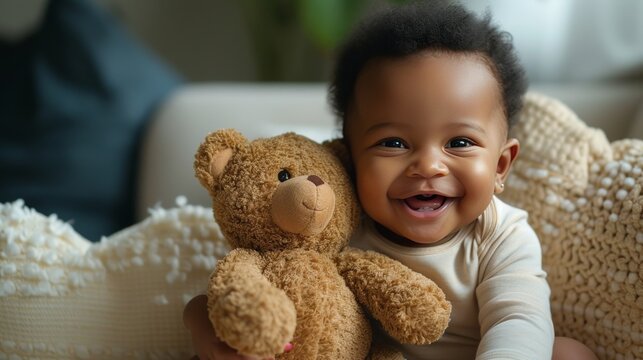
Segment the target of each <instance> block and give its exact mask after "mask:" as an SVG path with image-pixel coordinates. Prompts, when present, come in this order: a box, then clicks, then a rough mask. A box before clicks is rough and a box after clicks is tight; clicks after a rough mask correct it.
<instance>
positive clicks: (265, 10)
mask: <svg viewBox="0 0 643 360" xmlns="http://www.w3.org/2000/svg"><path fill="white" fill-rule="evenodd" d="M403 2H405V0H389V1H384V0H379V1H376V0H244V1H242V2H241V5H242V10H243V13H244V14H245V16H246V18H247V23H248V27H249V30H250V36H251V38H252V39H251V40H252V43H253V46H254V50H255V56H256V63H257V77H258V80H260V81H284V80H286V81H318V80H323V79H325V77H326V75H327V72H328V67H329V66H328V64H329V62H330V59H331V56H332V54H333V51H334V50H335V49H336V47H337V45H338V44H339V43H340V42H341V41H342V39H343V38H344V37H345V36H346V34H347V33H348V32H349V31H350V29H351V28H352V27H353V26H354V24H355V22H356V21H357V19H358V18H359V17H360V16H362V15H363V14H364V13H365V12H367V11H368V10H369V9H372V8H374V7H377V6H378V5H382V4H386V3H395V4H396V3H403Z"/></svg>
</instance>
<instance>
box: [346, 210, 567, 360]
mask: <svg viewBox="0 0 643 360" xmlns="http://www.w3.org/2000/svg"><path fill="white" fill-rule="evenodd" d="M351 245H352V246H355V247H358V248H362V249H368V250H374V251H377V252H380V253H383V254H385V255H387V256H389V257H391V258H394V259H396V260H398V261H400V262H401V263H403V264H405V265H406V266H408V267H410V268H411V269H413V270H415V271H417V272H419V273H422V274H424V275H425V276H427V277H429V278H430V279H432V280H433V281H435V283H436V284H437V285H438V286H440V288H442V290H443V291H444V292H445V294H446V297H447V299H448V300H449V301H451V304H452V309H453V310H452V314H451V321H450V323H449V326H448V328H447V330H446V332H445V334H444V335H443V336H442V338H440V339H439V340H438V341H437V342H435V343H433V344H431V345H428V346H412V345H400V350H402V352H403V353H404V355H405V356H406V358H407V359H409V360H414V359H458V360H460V359H474V358H475V359H520V360H525V359H547V360H549V359H551V355H552V346H553V341H554V329H553V324H552V320H551V313H550V307H549V294H550V290H549V286H548V285H547V281H546V279H545V276H546V275H545V272H544V271H543V269H542V265H541V248H540V243H539V241H538V237H537V236H536V234H535V233H534V231H533V229H532V228H531V227H530V226H529V224H528V223H527V214H526V212H524V211H522V210H520V209H517V208H514V207H511V206H509V205H507V204H505V203H503V202H502V201H501V200H499V199H497V198H495V197H494V199H493V201H492V202H491V204H490V205H489V207H488V208H487V210H485V212H484V214H482V215H481V216H480V217H479V218H478V219H477V220H476V221H474V222H473V223H472V224H470V225H469V226H466V227H465V228H463V229H461V230H460V231H458V232H457V233H455V234H454V235H452V236H451V238H450V239H447V240H446V241H442V242H440V244H439V245H435V246H428V247H405V246H401V245H398V244H396V243H393V242H391V241H389V240H387V239H386V238H384V237H383V236H382V235H380V234H379V233H378V232H377V231H376V230H375V228H374V226H373V224H372V222H370V221H366V222H365V223H364V225H363V227H362V229H361V230H360V231H359V232H357V233H356V235H355V237H354V238H353V240H352V242H351Z"/></svg>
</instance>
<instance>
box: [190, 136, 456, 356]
mask: <svg viewBox="0 0 643 360" xmlns="http://www.w3.org/2000/svg"><path fill="white" fill-rule="evenodd" d="M345 155H346V151H345V149H343V147H342V145H341V143H340V142H339V141H337V140H336V141H332V142H326V143H324V144H319V143H317V142H314V141H312V140H310V139H308V138H306V137H304V136H301V135H298V134H295V133H286V134H282V135H278V136H275V137H271V138H263V139H257V140H254V141H248V140H247V139H246V138H245V137H244V136H243V135H242V134H241V133H239V132H237V131H235V130H232V129H224V130H219V131H216V132H213V133H211V134H209V135H208V136H207V137H206V139H205V141H204V142H203V143H202V144H201V145H200V147H199V149H198V151H197V153H196V155H195V163H194V168H195V173H196V177H197V178H198V179H199V181H200V183H201V184H202V185H203V186H204V187H205V188H206V189H207V190H208V192H209V194H210V196H211V198H212V203H213V212H214V217H215V219H216V221H217V223H218V224H219V226H220V228H221V231H222V233H223V235H224V236H225V238H226V239H227V241H228V242H229V243H230V246H231V248H232V250H231V251H230V253H229V254H228V255H226V256H225V257H224V258H223V259H221V260H220V261H219V262H218V263H217V266H216V268H215V270H214V272H213V273H212V275H211V277H210V281H209V284H208V289H207V310H208V314H209V319H210V321H211V322H212V325H213V326H214V329H215V332H216V335H217V336H218V337H219V338H220V339H222V340H223V341H225V342H226V343H227V344H229V345H230V346H231V347H233V348H234V349H236V350H237V351H238V352H239V353H240V354H246V355H250V354H252V355H258V356H262V357H272V356H276V358H277V359H351V360H355V359H365V358H367V357H369V358H385V357H386V356H383V355H382V354H384V353H388V354H390V356H391V357H394V356H398V355H399V354H396V353H394V352H391V351H390V349H383V350H381V351H380V352H379V353H373V352H372V349H371V337H372V330H371V325H370V322H369V318H368V315H367V314H366V313H365V311H364V310H363V309H365V310H366V311H367V312H368V313H369V314H370V316H372V318H373V319H375V320H376V321H378V322H379V323H380V324H381V326H382V327H383V329H384V330H385V331H386V332H387V333H388V334H389V335H390V336H392V337H393V338H395V339H396V340H397V341H399V342H401V343H409V344H426V343H430V342H433V341H435V340H437V339H439V338H440V336H441V335H442V334H443V332H444V330H445V329H446V327H447V325H448V322H449V317H450V311H451V305H450V303H449V302H448V301H447V300H446V298H445V295H444V293H443V292H442V290H441V289H440V288H439V287H437V285H435V283H433V281H431V280H430V279H428V278H426V277H424V276H423V275H420V274H418V273H415V272H413V271H412V270H410V269H408V268H407V267H405V266H404V265H402V264H401V263H399V262H397V261H395V260H392V259H390V258H387V257H385V256H383V255H381V254H378V253H375V252H370V251H363V250H358V249H352V248H349V247H348V246H347V244H348V241H349V239H350V236H351V234H352V232H353V231H354V230H355V229H356V227H357V226H358V224H359V219H360V209H359V205H358V201H357V199H356V194H355V192H354V189H353V187H352V183H351V179H350V177H349V174H348V173H347V170H346V168H345V164H343V163H342V162H341V160H340V159H342V158H344V159H345V158H346V157H345ZM285 344H292V350H291V351H289V352H284V345H285ZM369 351H371V353H370V354H369Z"/></svg>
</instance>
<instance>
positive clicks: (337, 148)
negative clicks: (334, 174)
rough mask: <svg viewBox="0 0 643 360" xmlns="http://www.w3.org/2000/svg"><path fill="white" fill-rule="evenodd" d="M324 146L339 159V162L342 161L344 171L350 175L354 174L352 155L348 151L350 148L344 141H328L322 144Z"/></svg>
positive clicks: (339, 139) (338, 139)
mask: <svg viewBox="0 0 643 360" xmlns="http://www.w3.org/2000/svg"><path fill="white" fill-rule="evenodd" d="M322 145H323V146H324V147H325V148H326V149H328V150H330V152H332V153H333V154H335V156H337V158H338V159H339V161H341V163H342V165H344V169H346V172H347V173H349V174H352V173H353V163H352V161H351V153H350V151H349V150H348V146H347V145H346V142H345V141H344V139H341V138H337V139H333V140H326V141H324V142H323V143H322Z"/></svg>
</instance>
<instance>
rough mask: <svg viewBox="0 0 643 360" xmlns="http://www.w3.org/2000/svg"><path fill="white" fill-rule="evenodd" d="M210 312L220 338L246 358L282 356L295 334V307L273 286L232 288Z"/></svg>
mask: <svg viewBox="0 0 643 360" xmlns="http://www.w3.org/2000/svg"><path fill="white" fill-rule="evenodd" d="M208 310H209V313H210V320H211V321H212V324H213V325H214V328H215V331H216V333H217V336H218V337H219V338H220V339H222V340H223V341H225V342H226V343H227V344H228V345H230V346H231V347H233V348H235V349H237V350H238V351H239V353H241V354H244V355H255V356H260V357H272V356H274V355H275V354H280V353H282V352H283V351H284V345H285V344H287V343H288V342H290V341H292V339H293V335H294V333H295V327H296V322H297V312H296V310H295V305H294V304H293V302H292V301H291V300H290V299H289V298H288V297H287V296H286V294H285V293H284V292H283V291H282V290H280V289H277V288H275V287H273V286H272V285H270V284H256V285H255V286H254V287H253V288H247V287H242V286H239V287H230V288H229V289H228V291H227V292H226V293H225V294H224V295H222V296H220V297H219V298H218V299H215V300H209V303H208Z"/></svg>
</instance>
